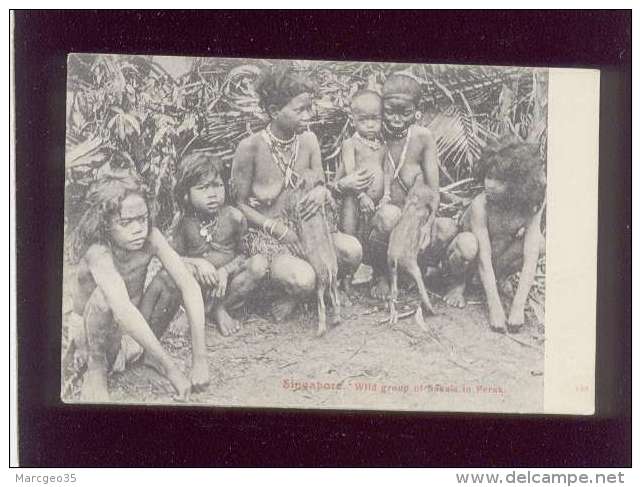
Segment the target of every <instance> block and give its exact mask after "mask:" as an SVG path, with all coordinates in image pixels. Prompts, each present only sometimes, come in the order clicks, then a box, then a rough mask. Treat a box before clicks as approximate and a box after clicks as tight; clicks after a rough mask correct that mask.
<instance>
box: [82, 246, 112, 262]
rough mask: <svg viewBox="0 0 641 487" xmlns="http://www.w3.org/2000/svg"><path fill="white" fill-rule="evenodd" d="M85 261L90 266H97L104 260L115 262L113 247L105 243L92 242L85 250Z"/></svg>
mask: <svg viewBox="0 0 641 487" xmlns="http://www.w3.org/2000/svg"><path fill="white" fill-rule="evenodd" d="M84 260H85V262H86V263H87V264H88V265H89V266H90V267H93V266H96V265H99V264H100V263H104V262H113V256H112V254H111V249H109V247H107V246H106V245H103V244H92V245H91V246H90V247H89V248H88V249H87V252H85V255H84Z"/></svg>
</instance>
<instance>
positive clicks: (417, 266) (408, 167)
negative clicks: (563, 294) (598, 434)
mask: <svg viewBox="0 0 641 487" xmlns="http://www.w3.org/2000/svg"><path fill="white" fill-rule="evenodd" d="M547 142H548V70H547V69H545V68H526V67H510V66H502V67H494V66H481V65H443V64H409V63H392V62H389V63H383V62H372V61H368V62H359V61H353V62H350V61H340V62H339V61H306V60H274V59H241V58H234V59H231V58H213V57H211V58H203V57H198V58H196V57H178V56H156V55H119V54H88V53H73V54H69V55H68V58H67V92H66V150H65V217H64V246H65V255H64V264H63V270H64V276H63V277H64V283H63V309H62V313H63V321H62V323H63V330H62V357H61V364H62V366H61V385H62V390H61V399H62V400H63V401H64V402H66V403H88V404H91V403H115V404H154V405H159V404H160V405H172V406H174V405H207V406H224V407H230V406H231V407H269V408H274V407H276V408H302V409H352V410H390V411H395V410H398V411H470V412H502V413H537V412H543V409H544V402H543V400H544V397H543V396H544V394H543V393H544V381H545V375H544V371H545V349H546V321H545V302H546V301H545V298H546V286H545V283H546V244H545V242H546V211H547V204H546V202H547V199H546V188H547V176H546V175H547V154H548V146H547Z"/></svg>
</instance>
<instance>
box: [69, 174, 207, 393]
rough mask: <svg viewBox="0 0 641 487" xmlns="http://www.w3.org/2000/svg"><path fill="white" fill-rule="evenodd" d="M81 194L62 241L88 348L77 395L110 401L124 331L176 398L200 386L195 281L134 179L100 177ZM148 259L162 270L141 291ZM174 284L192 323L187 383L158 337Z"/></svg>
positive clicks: (200, 329) (202, 356)
mask: <svg viewBox="0 0 641 487" xmlns="http://www.w3.org/2000/svg"><path fill="white" fill-rule="evenodd" d="M86 199H87V209H86V210H85V212H84V214H83V216H82V217H81V219H80V221H79V223H78V225H77V227H76V228H75V230H74V231H73V233H72V235H71V239H70V246H69V257H70V260H71V262H72V263H74V264H77V265H78V268H77V278H76V279H75V280H74V283H73V288H74V289H73V298H74V309H75V310H76V312H77V313H78V314H80V315H81V316H83V321H84V329H85V336H86V346H87V354H88V356H87V372H86V374H85V377H84V381H83V386H82V391H81V397H82V399H83V400H86V401H89V402H105V401H108V400H109V392H108V390H107V373H108V370H109V368H110V367H111V366H112V365H113V363H114V361H115V359H116V357H117V355H118V352H119V349H120V346H121V338H122V335H123V333H125V334H127V335H129V336H131V337H132V338H133V339H134V340H135V341H136V342H138V343H139V344H140V345H141V346H142V347H143V349H144V354H145V360H146V362H147V363H148V364H150V365H151V364H153V365H154V368H156V370H158V371H160V372H161V373H164V375H165V376H166V377H167V379H169V381H170V382H171V384H172V385H173V387H174V389H175V390H176V393H177V398H178V399H180V400H186V399H188V398H189V395H190V392H191V391H192V388H193V389H194V390H199V389H201V388H203V387H204V386H205V385H206V384H207V383H208V382H209V371H208V366H207V357H206V351H205V349H206V345H205V335H204V325H205V317H204V310H203V301H202V297H201V295H200V289H199V287H198V283H197V282H196V281H195V280H194V278H193V277H192V276H191V274H190V273H189V271H188V270H187V268H186V267H185V265H184V264H183V262H182V260H181V259H180V257H179V256H178V255H177V254H176V252H174V250H173V249H172V248H171V246H170V245H169V244H168V243H167V241H166V240H165V238H164V237H163V235H162V234H161V233H160V231H159V230H158V229H157V228H155V227H154V226H153V224H152V219H151V215H150V207H149V205H148V203H147V199H146V196H145V193H144V191H143V187H142V184H141V182H140V180H139V179H138V178H137V177H135V176H133V175H131V174H127V175H125V176H123V177H120V178H114V177H111V176H103V177H102V178H100V179H99V180H98V181H96V182H95V183H94V184H93V185H92V186H91V187H90V189H89V191H88V193H87V197H86ZM153 257H157V258H158V259H159V260H160V263H161V264H162V266H163V267H164V270H162V271H160V272H158V273H157V274H156V276H155V277H154V279H153V280H152V281H151V283H150V284H149V286H148V287H147V289H144V285H145V279H146V276H147V268H148V266H149V263H150V261H151V259H152V258H153ZM176 287H177V288H178V289H179V290H180V292H181V293H182V298H183V299H182V300H183V303H184V305H185V309H186V311H187V315H188V318H189V322H190V324H191V337H192V370H191V383H190V381H189V380H188V379H187V378H185V377H184V376H183V374H182V373H181V372H180V370H179V369H178V367H177V366H176V364H175V363H174V361H173V360H172V358H171V357H170V356H169V354H168V353H167V352H166V351H165V350H164V349H163V347H162V345H161V344H160V342H159V341H158V339H159V338H160V337H161V336H162V335H163V333H164V332H165V330H166V329H167V327H168V326H169V323H170V321H171V319H172V318H173V317H174V315H175V314H176V311H177V309H178V306H179V304H180V299H179V296H178V293H177V292H176Z"/></svg>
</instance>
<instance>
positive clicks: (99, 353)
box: [81, 289, 121, 402]
mask: <svg viewBox="0 0 641 487" xmlns="http://www.w3.org/2000/svg"><path fill="white" fill-rule="evenodd" d="M84 326H85V334H86V336H87V372H86V374H85V377H84V381H83V384H82V391H81V397H82V399H83V400H84V401H88V402H106V401H109V391H108V390H107V371H108V369H109V365H110V363H111V362H112V361H113V360H114V358H115V356H116V353H117V351H118V348H119V347H120V337H121V333H120V330H119V329H118V326H117V325H116V323H115V322H114V320H113V314H112V312H111V309H110V308H109V306H108V305H107V303H106V301H105V298H104V296H103V294H102V291H100V289H96V290H94V292H93V294H92V295H91V297H90V298H89V300H88V301H87V304H86V306H85V310H84Z"/></svg>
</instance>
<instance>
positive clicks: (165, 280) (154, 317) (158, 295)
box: [139, 270, 182, 339]
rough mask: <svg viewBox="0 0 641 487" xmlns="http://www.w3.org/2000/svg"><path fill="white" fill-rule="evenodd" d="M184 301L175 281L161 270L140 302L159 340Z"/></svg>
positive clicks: (142, 312)
mask: <svg viewBox="0 0 641 487" xmlns="http://www.w3.org/2000/svg"><path fill="white" fill-rule="evenodd" d="M181 301H182V299H181V296H180V291H179V290H178V288H177V287H176V283H175V282H174V280H173V279H172V278H171V277H170V276H169V274H167V271H165V270H161V271H159V272H158V274H156V276H155V277H154V278H153V280H152V281H151V282H150V283H149V286H148V287H147V289H146V290H145V294H144V295H143V297H142V299H141V300H140V306H139V309H140V313H141V314H142V316H143V317H144V318H145V320H147V323H149V326H150V327H151V330H152V331H153V332H154V335H156V337H157V338H158V339H160V338H162V336H163V335H164V334H165V331H167V328H168V327H169V324H170V323H171V320H172V319H173V318H174V316H176V312H177V311H178V307H179V306H180V303H181Z"/></svg>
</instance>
